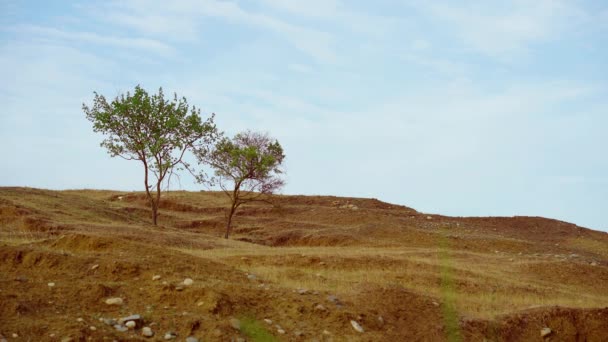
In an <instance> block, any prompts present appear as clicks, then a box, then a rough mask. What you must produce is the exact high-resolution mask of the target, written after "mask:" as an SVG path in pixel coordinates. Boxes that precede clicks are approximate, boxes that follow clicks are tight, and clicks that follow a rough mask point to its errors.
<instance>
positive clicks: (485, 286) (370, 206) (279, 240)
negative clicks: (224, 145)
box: [0, 188, 608, 341]
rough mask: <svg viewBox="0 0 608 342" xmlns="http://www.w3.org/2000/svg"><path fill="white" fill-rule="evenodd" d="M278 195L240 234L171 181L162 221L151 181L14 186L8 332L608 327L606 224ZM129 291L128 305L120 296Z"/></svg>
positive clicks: (1, 238) (219, 200) (368, 333)
mask: <svg viewBox="0 0 608 342" xmlns="http://www.w3.org/2000/svg"><path fill="white" fill-rule="evenodd" d="M273 202H274V203H275V206H269V205H262V204H260V205H249V206H246V207H243V208H242V210H241V211H240V212H239V213H237V216H236V218H235V222H234V224H235V226H234V231H233V232H234V235H233V239H232V240H225V239H222V238H220V236H221V234H222V232H223V227H224V223H223V222H224V212H225V210H224V209H223V208H224V207H225V206H226V199H225V198H224V197H223V195H222V194H220V193H213V192H196V193H193V192H170V193H168V194H166V195H165V197H164V199H163V200H162V201H161V211H160V212H161V215H160V217H159V223H160V226H159V227H152V226H151V225H149V224H148V223H147V222H148V220H149V214H148V208H147V206H146V199H145V197H144V195H143V194H142V193H121V192H116V191H91V190H78V191H61V192H56V191H46V190H37V189H28V188H2V189H0V257H2V260H3V261H2V264H1V265H0V290H1V291H0V301H1V302H2V305H1V307H0V334H2V335H3V336H4V337H6V338H11V336H12V334H17V335H18V336H19V337H18V338H17V339H16V340H25V341H27V340H32V341H44V340H49V341H59V340H61V339H62V338H65V337H72V338H74V340H75V341H76V340H87V339H90V340H95V341H97V340H104V339H105V338H107V339H109V340H112V339H116V340H137V339H144V338H143V337H141V336H140V335H139V331H131V332H126V333H122V332H118V331H116V330H115V329H114V328H113V327H112V326H107V325H104V324H103V323H100V322H99V319H100V318H112V317H113V318H116V317H122V316H124V315H128V314H134V313H138V314H141V315H142V316H144V320H145V323H146V324H152V323H154V324H152V328H153V330H154V331H155V332H156V336H155V337H154V338H153V339H158V340H162V337H163V335H164V334H165V332H167V331H170V330H171V331H175V332H176V333H177V334H178V336H179V337H178V340H184V338H185V337H186V336H189V335H193V336H197V337H199V338H201V339H202V340H203V341H230V340H231V339H233V338H234V339H235V338H237V337H242V338H246V339H248V340H251V341H256V340H272V339H273V338H276V339H277V340H284V341H314V340H317V341H330V340H333V341H359V340H360V341H401V340H408V341H409V340H437V341H442V340H461V339H462V340H472V341H476V340H483V339H487V340H496V341H515V340H542V339H541V338H540V335H539V331H540V329H541V328H543V327H550V328H551V329H552V331H553V332H552V334H551V335H550V337H549V338H550V339H551V340H552V341H561V340H563V341H569V340H581V341H582V340H588V341H602V340H607V339H608V285H607V284H608V234H606V233H602V232H596V231H592V230H588V229H584V228H581V227H577V226H575V225H572V224H568V223H565V222H560V221H555V220H549V219H544V218H534V217H514V218H454V217H444V216H439V215H427V214H422V213H419V212H417V211H415V210H413V209H411V208H407V207H402V206H396V205H391V204H388V203H383V202H380V201H378V200H375V199H355V198H336V197H312V196H276V197H274V198H273ZM93 265H99V266H98V267H97V268H95V269H92V266H93ZM157 274H158V275H161V276H162V279H161V280H159V281H152V277H153V276H154V275H157ZM186 277H190V278H192V279H194V284H193V285H192V286H190V287H187V288H185V289H183V290H179V288H178V287H179V286H180V285H179V284H180V282H181V281H183V279H184V278H186ZM163 281H164V282H166V283H165V284H163ZM49 282H54V283H55V284H56V285H55V286H54V287H49V286H48V283H49ZM302 289H306V290H307V291H306V293H304V294H300V292H304V291H300V290H302ZM115 296H116V297H121V298H124V299H125V301H126V303H125V304H124V305H123V306H120V307H110V306H108V305H106V304H104V302H103V301H104V300H105V299H106V298H108V297H115ZM328 296H335V297H336V298H337V299H335V300H334V299H332V300H328ZM332 298H333V297H332ZM319 304H320V305H321V306H323V308H324V310H321V309H319V308H318V305H319ZM77 318H82V321H78V320H77ZM230 318H238V319H240V320H241V322H242V323H243V324H242V327H241V329H240V330H237V329H235V328H234V327H232V326H231V325H230V322H229V321H230ZM263 319H271V320H273V324H272V325H271V324H267V323H265V322H264V321H263ZM350 320H356V321H357V322H359V323H360V324H361V326H363V328H364V329H365V332H364V333H359V332H356V331H355V330H354V329H353V328H352V327H351V325H350ZM276 324H279V325H280V326H281V329H283V330H284V331H285V334H281V333H279V332H278V329H279V328H278V327H276ZM90 326H95V330H94V331H93V330H91V329H90ZM324 331H325V333H324ZM272 336H274V337H272Z"/></svg>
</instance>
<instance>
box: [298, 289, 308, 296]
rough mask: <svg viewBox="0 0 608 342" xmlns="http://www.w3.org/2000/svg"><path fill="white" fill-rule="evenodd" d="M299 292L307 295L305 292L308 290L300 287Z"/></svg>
mask: <svg viewBox="0 0 608 342" xmlns="http://www.w3.org/2000/svg"><path fill="white" fill-rule="evenodd" d="M298 293H299V294H301V295H305V294H307V293H308V290H307V289H299V290H298Z"/></svg>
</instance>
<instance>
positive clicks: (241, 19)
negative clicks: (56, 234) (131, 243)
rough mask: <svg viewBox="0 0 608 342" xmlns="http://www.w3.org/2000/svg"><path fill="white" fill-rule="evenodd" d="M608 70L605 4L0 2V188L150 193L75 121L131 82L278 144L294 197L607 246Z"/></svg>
mask: <svg viewBox="0 0 608 342" xmlns="http://www.w3.org/2000/svg"><path fill="white" fill-rule="evenodd" d="M607 62H608V3H607V2H605V1H603V0H601V1H582V0H581V1H568V0H535V1H529V0H523V1H519V0H504V1H417V0H376V1H363V0H348V1H346V0H343V1H340V0H308V1H299V0H257V1H253V0H197V1H194V0H173V1H156V0H151V1H140V0H120V1H112V0H110V1H99V2H93V1H81V2H77V1H18V0H0V79H1V80H2V82H0V103H1V104H2V106H1V108H0V146H2V147H3V149H2V154H3V156H2V162H1V164H0V166H1V167H0V186H29V187H39V188H49V189H82V188H94V189H120V190H125V191H127V190H143V168H142V166H141V164H138V163H137V162H134V161H125V160H121V159H119V158H110V156H109V155H108V154H107V153H106V151H105V150H103V149H102V148H101V147H100V146H99V143H100V142H101V140H102V139H103V137H102V136H101V135H98V134H96V133H94V132H93V131H92V127H91V123H90V122H89V121H87V120H86V118H85V115H84V113H83V111H82V104H83V103H88V104H91V103H92V99H93V92H94V91H96V92H98V93H100V94H103V95H105V96H107V97H109V98H113V97H115V96H117V95H119V94H121V93H125V92H127V91H132V90H133V88H134V87H135V86H136V85H138V84H140V85H141V86H142V87H144V88H145V89H147V90H148V91H149V92H156V90H157V89H158V88H159V87H163V89H164V91H165V93H166V94H172V93H174V92H175V93H177V94H178V95H179V96H185V97H186V98H187V99H188V102H189V103H190V104H193V105H196V106H197V107H199V108H201V110H202V114H203V116H205V117H206V116H208V115H209V114H211V113H216V123H217V124H218V126H219V128H220V129H222V130H223V131H225V132H226V134H228V135H233V134H235V133H237V132H239V131H242V130H246V129H252V130H258V131H264V132H268V133H269V134H270V135H271V136H273V137H275V138H277V139H278V140H279V142H280V143H281V144H282V145H283V147H284V149H285V153H286V155H287V158H286V164H285V169H286V181H287V185H286V187H285V188H284V189H283V191H282V192H283V193H285V194H310V195H336V196H353V197H368V198H378V199H380V200H383V201H387V202H391V203H396V204H402V205H407V206H410V207H413V208H415V209H417V210H419V211H423V212H428V213H438V214H444V215H452V216H514V215H529V216H544V217H550V218H556V219H560V220H564V221H568V222H573V223H576V224H578V225H581V226H584V227H588V228H593V229H597V230H604V231H608V215H607V214H608V210H607V208H608V154H607V153H606V150H607V149H606V148H607V147H608V64H607ZM170 188H171V189H173V190H177V189H186V190H200V189H203V187H201V186H200V185H198V184H196V183H195V182H194V181H193V180H192V179H191V178H190V177H189V176H187V175H183V176H182V177H181V178H180V179H179V180H178V181H175V182H173V183H172V184H171V187H170Z"/></svg>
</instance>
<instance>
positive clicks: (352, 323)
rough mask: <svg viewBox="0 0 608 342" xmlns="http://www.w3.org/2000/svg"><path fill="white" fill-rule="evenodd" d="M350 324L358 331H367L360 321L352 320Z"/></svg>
mask: <svg viewBox="0 0 608 342" xmlns="http://www.w3.org/2000/svg"><path fill="white" fill-rule="evenodd" d="M350 325H352V326H353V329H355V330H356V331H358V332H360V333H362V332H364V331H365V330H363V327H362V326H361V325H360V324H359V323H357V321H353V320H351V321H350Z"/></svg>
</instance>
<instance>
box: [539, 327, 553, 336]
mask: <svg viewBox="0 0 608 342" xmlns="http://www.w3.org/2000/svg"><path fill="white" fill-rule="evenodd" d="M552 332H553V331H551V329H550V328H542V329H541V330H540V337H547V336H549V335H551V333H552Z"/></svg>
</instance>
